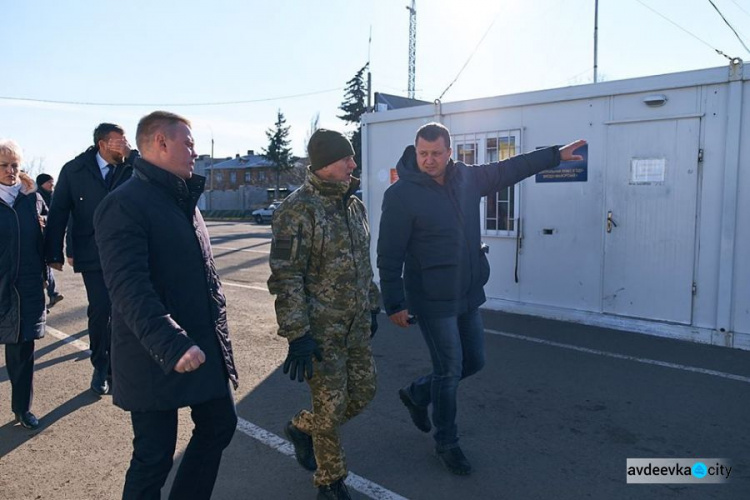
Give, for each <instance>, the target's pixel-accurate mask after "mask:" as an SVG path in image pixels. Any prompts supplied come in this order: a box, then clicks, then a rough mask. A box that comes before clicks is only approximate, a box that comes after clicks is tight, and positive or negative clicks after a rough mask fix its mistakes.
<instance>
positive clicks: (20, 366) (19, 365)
mask: <svg viewBox="0 0 750 500" xmlns="http://www.w3.org/2000/svg"><path fill="white" fill-rule="evenodd" d="M5 365H6V366H7V367H8V378H9V379H10V392H11V397H10V399H11V409H12V410H13V413H24V412H27V411H29V410H31V401H32V399H33V398H34V384H33V382H34V341H33V340H30V341H28V342H21V343H20V344H6V345H5Z"/></svg>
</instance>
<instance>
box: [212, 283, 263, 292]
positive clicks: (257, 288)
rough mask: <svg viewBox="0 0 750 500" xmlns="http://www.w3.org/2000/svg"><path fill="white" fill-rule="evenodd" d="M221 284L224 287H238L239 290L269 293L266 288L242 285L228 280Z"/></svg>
mask: <svg viewBox="0 0 750 500" xmlns="http://www.w3.org/2000/svg"><path fill="white" fill-rule="evenodd" d="M221 284H222V285H227V286H236V287H237V288H248V289H250V290H258V291H261V292H266V293H269V292H268V288H266V287H264V286H257V285H243V284H242V283H234V282H233V281H226V280H221Z"/></svg>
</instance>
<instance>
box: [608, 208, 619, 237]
mask: <svg viewBox="0 0 750 500" xmlns="http://www.w3.org/2000/svg"><path fill="white" fill-rule="evenodd" d="M612 226H614V227H617V222H615V220H614V219H613V218H612V210H610V211H609V212H607V232H608V233H611V232H612Z"/></svg>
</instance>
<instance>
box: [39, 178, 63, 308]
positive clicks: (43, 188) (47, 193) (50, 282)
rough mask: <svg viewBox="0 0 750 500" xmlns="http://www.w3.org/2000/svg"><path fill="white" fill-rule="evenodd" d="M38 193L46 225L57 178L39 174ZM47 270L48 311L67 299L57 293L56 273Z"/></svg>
mask: <svg viewBox="0 0 750 500" xmlns="http://www.w3.org/2000/svg"><path fill="white" fill-rule="evenodd" d="M36 189H37V191H36V193H37V194H38V195H39V197H40V198H41V199H42V200H41V201H42V202H43V203H44V204H43V205H42V210H41V212H40V213H41V215H42V216H43V217H44V220H45V225H46V220H47V217H48V216H49V207H50V206H51V205H52V192H53V191H54V190H55V178H54V177H52V176H51V175H49V174H39V175H37V176H36ZM46 268H47V297H49V304H47V309H48V310H49V308H51V307H54V306H55V304H57V303H58V302H60V301H61V300H62V299H64V298H65V296H63V294H61V293H60V292H58V291H57V283H56V282H55V273H54V272H52V268H51V267H49V266H46Z"/></svg>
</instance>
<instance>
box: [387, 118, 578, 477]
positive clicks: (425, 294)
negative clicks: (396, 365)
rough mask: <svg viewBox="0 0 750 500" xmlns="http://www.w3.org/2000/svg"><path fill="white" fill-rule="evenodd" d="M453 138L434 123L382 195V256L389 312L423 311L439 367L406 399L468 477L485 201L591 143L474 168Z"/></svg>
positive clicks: (420, 316) (441, 453)
mask: <svg viewBox="0 0 750 500" xmlns="http://www.w3.org/2000/svg"><path fill="white" fill-rule="evenodd" d="M450 144H451V143H450V132H449V131H448V129H447V128H445V127H444V126H443V125H441V124H439V123H429V124H427V125H424V126H423V127H422V128H420V129H419V131H418V132H417V137H416V141H415V146H409V147H407V148H406V150H405V151H404V154H403V156H402V157H401V160H400V161H399V162H398V165H397V171H398V176H399V180H398V181H397V182H396V183H395V184H393V185H392V186H390V187H389V188H388V189H387V190H386V192H385V196H384V197H383V214H382V218H381V219H380V235H379V237H378V260H377V263H378V269H379V271H380V288H381V293H382V295H383V302H384V305H385V310H386V313H387V314H388V315H389V317H390V319H391V321H392V322H393V323H395V324H396V325H398V326H401V327H407V326H409V324H410V323H411V322H413V321H414V317H413V316H416V317H417V320H416V321H417V322H418V323H419V328H420V330H421V331H422V335H423V337H424V338H425V341H426V343H427V346H428V348H429V350H430V357H431V359H432V373H430V374H428V375H425V376H423V377H420V378H419V379H417V380H415V381H413V382H412V383H411V384H410V385H408V386H406V387H404V388H402V389H401V390H399V397H400V398H401V401H402V402H403V403H404V405H405V406H406V407H407V409H408V410H409V413H410V415H411V418H412V421H413V422H414V424H415V425H416V426H417V428H418V429H419V430H421V431H423V432H429V431H430V430H431V429H432V424H433V423H434V424H435V427H436V431H435V435H434V438H435V441H436V452H437V455H438V458H439V459H440V461H441V462H442V463H443V465H444V466H445V467H446V468H447V469H448V470H449V471H450V472H452V473H454V474H460V475H465V474H469V473H470V472H471V464H470V463H469V461H468V460H467V459H466V457H465V456H464V454H463V452H462V451H461V448H460V447H459V445H458V428H457V426H456V394H457V391H458V383H459V381H460V380H462V379H464V378H466V377H468V376H470V375H473V374H474V373H476V372H478V371H479V370H481V369H482V367H483V366H484V337H483V335H484V327H483V326H482V317H481V316H480V314H479V306H480V305H482V304H483V303H484V302H485V295H484V285H485V283H487V280H488V279H489V276H490V266H489V262H488V261H487V257H486V255H485V251H484V247H483V245H482V244H481V241H480V228H479V223H480V214H479V204H480V200H481V198H482V197H483V196H487V195H491V194H493V193H496V192H498V191H500V190H501V189H504V188H506V187H508V186H512V185H513V184H515V183H517V182H519V181H521V180H523V179H525V178H526V177H529V176H530V175H534V174H536V173H537V172H540V171H542V170H545V169H548V168H552V167H555V166H557V165H558V164H559V163H560V161H567V160H578V159H581V157H580V156H577V155H573V151H575V150H576V149H577V148H579V147H580V146H583V145H584V144H585V141H576V142H574V143H571V144H569V145H567V146H564V147H562V148H558V147H550V148H546V149H541V150H539V151H535V152H533V153H529V154H525V155H518V156H515V157H513V158H509V159H507V160H504V161H501V162H498V163H490V164H488V165H471V166H469V165H465V164H463V163H461V162H454V161H453V160H451V147H450ZM402 270H403V278H402ZM430 403H432V422H430V418H429V416H428V412H427V408H428V406H429V404H430Z"/></svg>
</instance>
